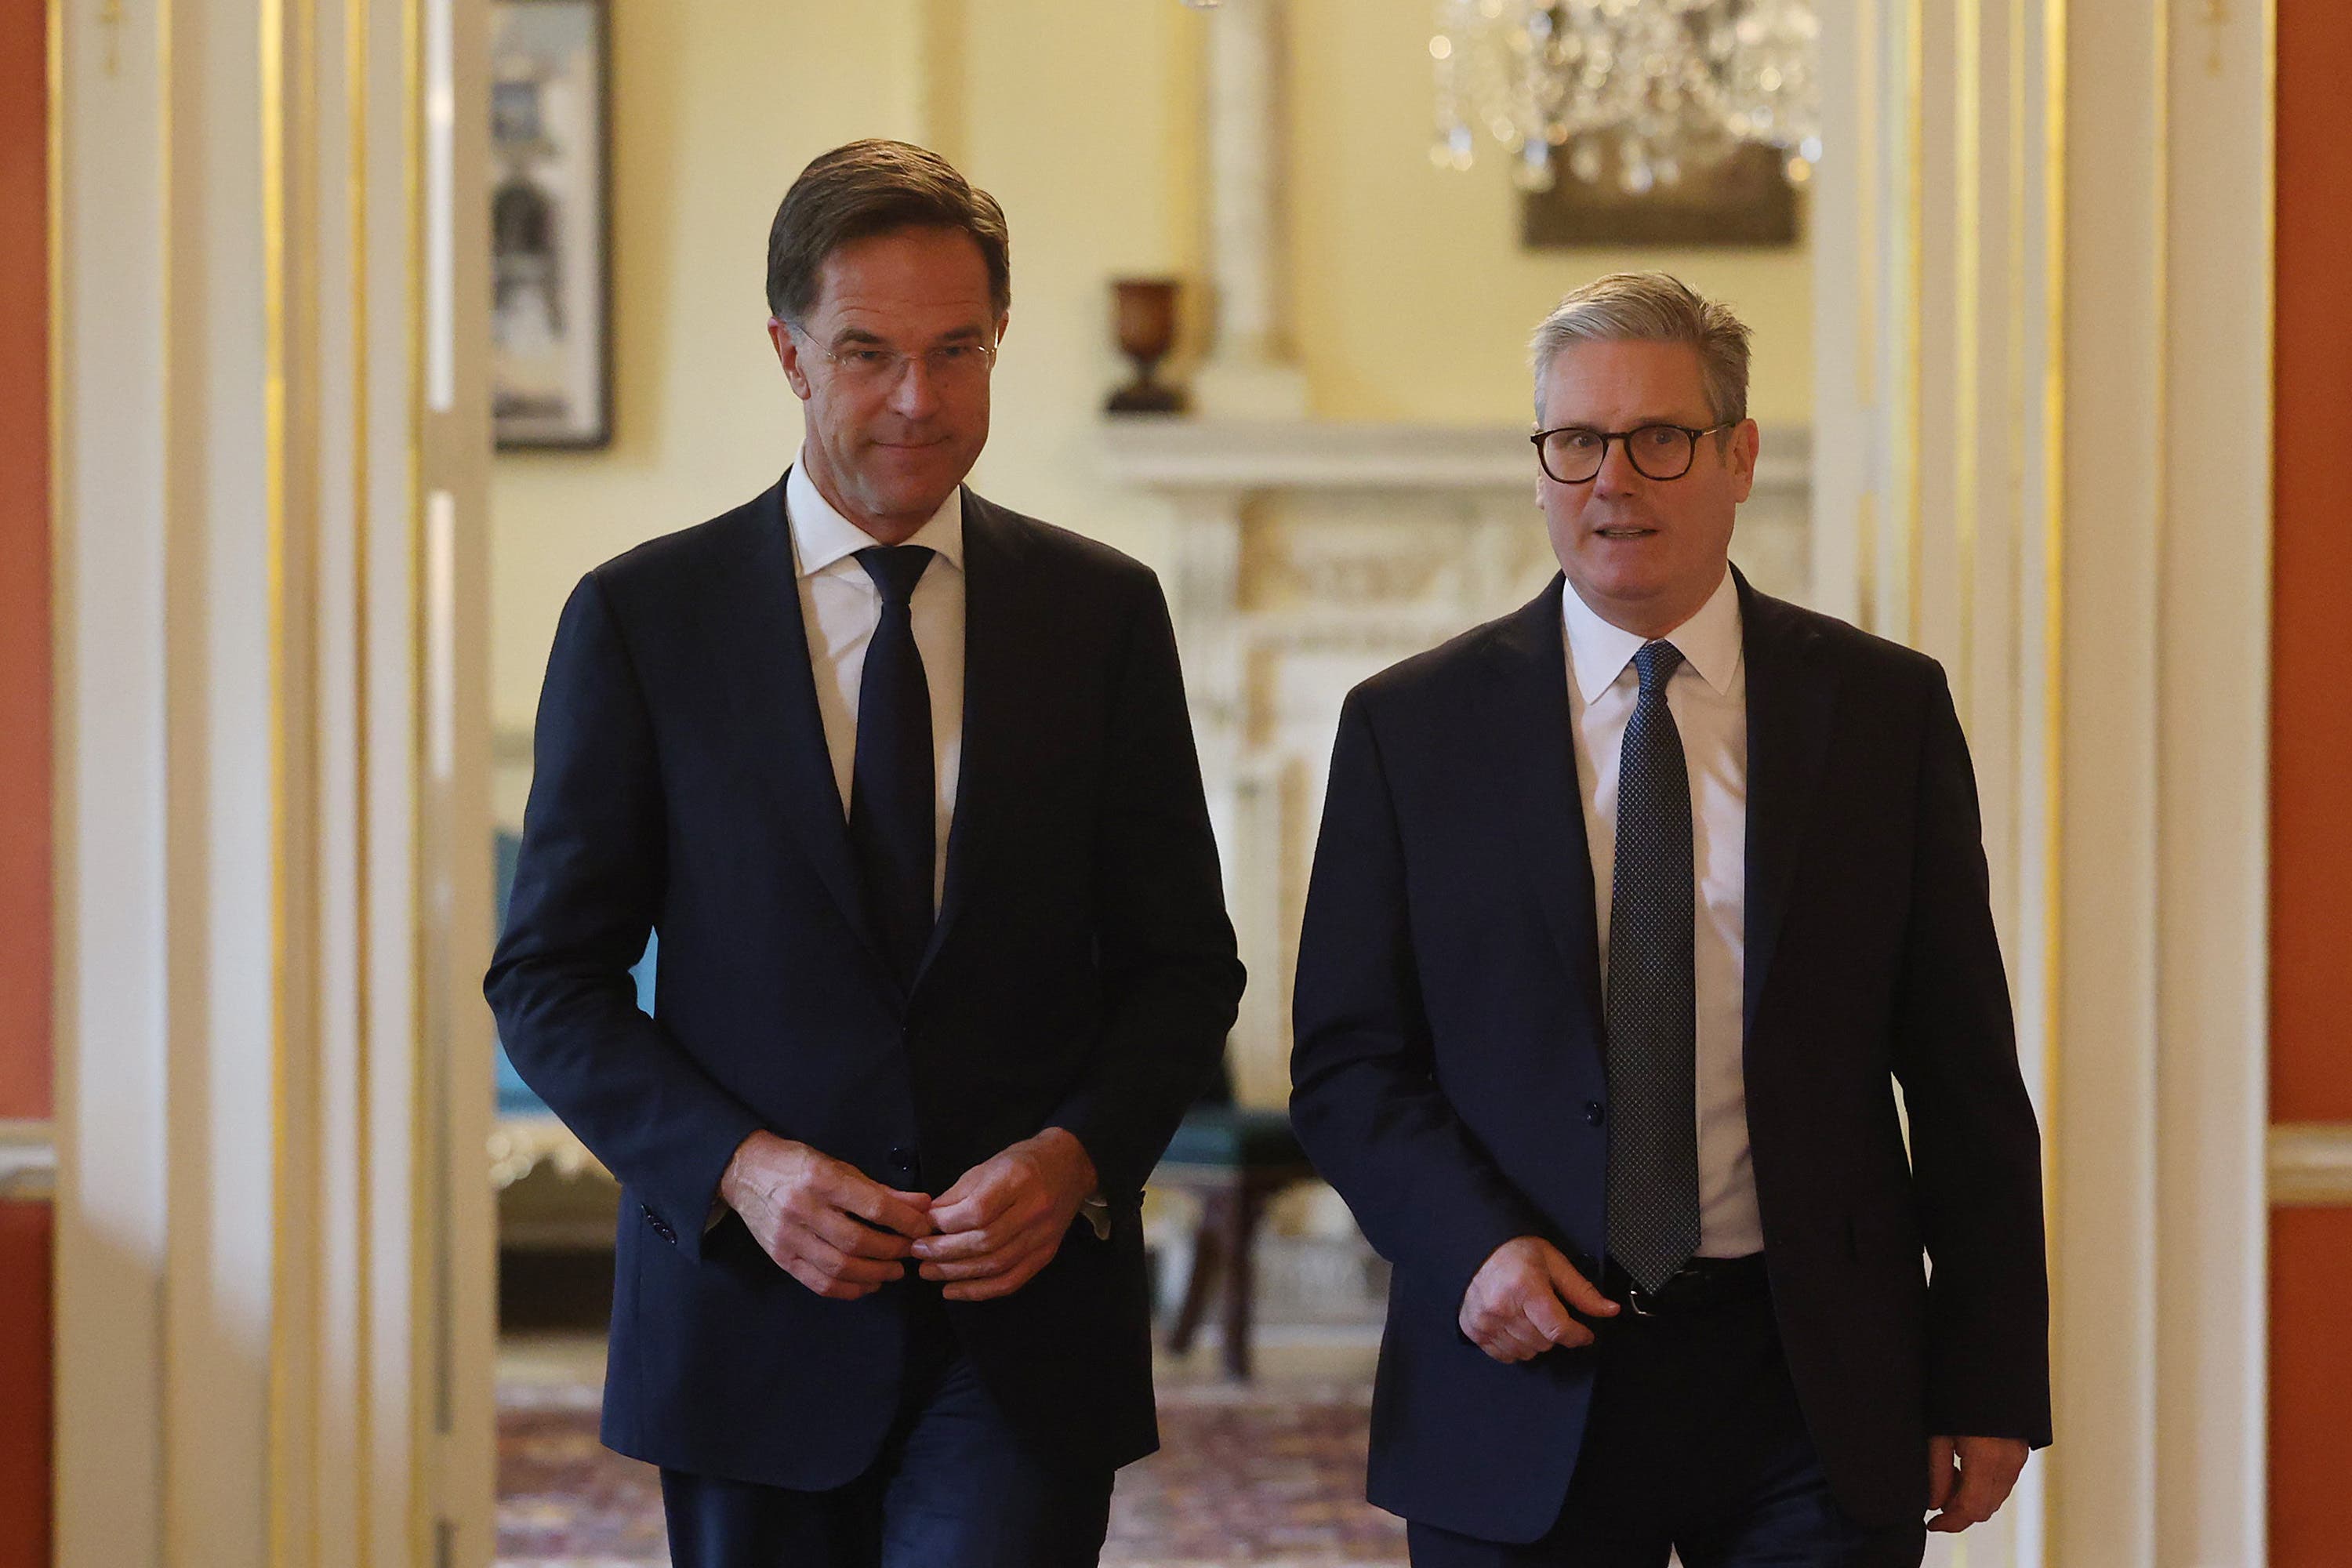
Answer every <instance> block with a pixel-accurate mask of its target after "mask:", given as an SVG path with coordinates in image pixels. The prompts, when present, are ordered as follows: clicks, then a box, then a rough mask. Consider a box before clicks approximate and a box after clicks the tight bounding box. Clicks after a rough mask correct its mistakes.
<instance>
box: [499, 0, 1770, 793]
mask: <svg viewBox="0 0 2352 1568" xmlns="http://www.w3.org/2000/svg"><path fill="white" fill-rule="evenodd" d="M613 13H614V14H613V22H614V159H615V168H614V248H615V258H614V261H615V269H614V301H615V308H614V315H615V325H616V355H615V359H616V378H617V386H616V410H615V420H616V429H617V432H618V439H617V441H616V442H615V444H614V447H613V448H612V449H611V450H610V451H608V452H604V453H600V454H587V455H579V454H530V455H515V454H509V455H505V456H501V457H500V458H499V460H498V462H497V464H496V468H495V477H494V482H493V490H492V505H493V509H494V515H493V519H492V528H493V540H494V551H493V616H494V622H493V653H492V681H493V712H494V717H495V721H496V722H497V724H498V725H499V729H500V730H501V731H506V732H509V733H513V732H517V731H522V730H524V729H527V728H528V726H529V724H530V716H531V710H532V709H533V707H534V705H535V704H536V701H537V696H538V688H539V681H540V676H541V670H542V668H543V667H544V664H545V660H546V654H547V646H548V641H549V639H550V637H551V636H552V635H553V631H554V626H555V618H556V614H557V611H558V610H559V609H560V608H561V606H562V600H563V596H564V595H565V594H566V593H567V592H569V590H570V588H571V586H572V584H573V583H574V582H575V581H576V580H577V579H578V577H579V575H580V574H581V573H582V572H583V571H585V570H586V569H587V568H589V567H590V566H593V565H594V564H595V563H597V562H599V561H602V560H604V559H605V558H607V557H609V556H611V555H613V554H615V553H617V552H620V551H622V550H624V549H625V548H627V547H628V546H629V545H631V544H633V543H635V542H638V541H639V540H642V539H646V538H649V537H652V536H653V535H655V534H657V533H662V532H667V531H670V530H672V529H676V528H679V527H683V526H686V525H688V524H690V523H693V522H697V521H701V520H702V519H703V518H706V517H709V516H710V515H713V514H714V513H716V512H718V511H719V510H724V509H725V508H727V507H729V506H731V505H733V504H734V503H736V502H737V501H739V500H743V499H745V498H747V497H749V496H751V494H753V493H755V492H757V491H758V490H759V489H761V488H762V487H764V486H765V485H767V484H768V483H769V482H771V481H772V479H774V477H775V475H776V474H777V472H778V471H779V470H780V469H781V468H782V465H783V464H784V463H785V462H786V461H788V460H789V459H790V457H791V455H792V453H793V449H794V447H796V445H797V443H798V439H799V429H800V426H799V415H798V405H797V404H796V403H795V402H794V401H793V398H792V396H791V395H790V392H789V391H788V389H787V388H786V387H785V386H784V384H783V382H782V376H781V375H780V374H778V372H777V371H776V368H775V363H774V361H773V358H772V356H771V354H770V353H769V350H768V346H767V342H766V339H765V337H764V335H763V333H762V331H761V324H762V321H763V320H764V316H765V309H764V305H763V303H762V301H761V259H762V248H763V246H764V242H765V237H766V233H767V225H768V220H769V218H770V217H771V216H772V214H773V212H774V209H775V204H776V202H777V200H778V198H779V197H781V196H782V193H783V189H784V187H785V185H786V184H789V183H790V181H791V179H792V177H793V174H796V173H797V172H798V171H799V170H800V168H801V166H802V165H803V163H806V162H807V160H808V159H809V158H810V157H811V156H813V155H814V154H815V153H818V152H821V151H823V150H824V148H826V147H830V146H833V145H835V144H837V143H839V142H845V141H848V140H850V139H852V138H854V137H858V136H870V135H890V136H908V137H912V138H915V139H917V140H924V141H929V142H931V143H932V144H934V145H937V146H939V147H940V149H941V150H942V151H944V152H946V153H948V154H949V155H950V156H951V157H953V158H955V159H956V160H957V161H958V163H960V164H961V166H962V167H963V168H964V169H965V170H966V172H967V173H969V174H971V177H972V178H973V179H974V180H975V181H977V182H978V183H979V184H982V186H984V187H985V188H987V189H989V190H991V191H992V192H993V193H994V194H995V195H997V196H998V197H999V198H1000V199H1001V200H1002V201H1003V204H1004V206H1005V209H1006V212H1007V214H1008V216H1009V217H1010V219H1011V223H1012V228H1013V324H1012V330H1011V332H1010V335H1009V337H1008V339H1007V342H1006V343H1005V349H1004V354H1003V359H1002V360H1001V361H1000V363H999V365H998V369H997V373H996V379H995V409H996V412H995V418H994V427H993V434H992V437H991V440H990V443H989V448H988V451H987V454H986V455H985V456H984V457H983V458H982V460H981V465H980V468H978V469H977V470H976V472H975V474H974V476H973V481H974V483H975V485H976V486H977V487H978V488H980V489H982V491H984V492H985V493H987V494H989V495H991V496H992V497H993V498H995V499H997V500H1002V501H1003V502H1005V503H1006V504H1008V505H1012V506H1014V507H1017V508H1020V509H1021V510H1026V511H1031V512H1034V513H1035V514H1037V515H1040V516H1043V517H1045V518H1048V519H1050V520H1052V521H1056V522H1060V523H1063V524H1065V525H1066V526H1069V527H1072V528H1076V529H1078V530H1080V531H1084V532H1087V533H1090V534H1093V535H1095V536H1096V537H1098V538H1102V539H1105V540H1108V541H1109V542H1112V543H1114V544H1117V545H1118V546H1120V547H1121V548H1123V549H1127V550H1129V551H1131V552H1134V553H1136V554H1138V555H1139V556H1141V557H1143V558H1144V559H1145V560H1148V561H1153V562H1163V561H1164V560H1165V559H1166V555H1167V542H1168V526H1169V517H1168V512H1167V510H1166V508H1165V507H1164V506H1163V505H1162V504H1161V503H1160V501H1158V500H1155V499H1154V498H1152V497H1150V496H1148V495H1142V494H1139V493H1136V492H1133V491H1129V490H1127V489H1122V488H1120V487H1118V486H1115V485H1112V484H1110V483H1108V481H1106V480H1105V479H1103V477H1102V473H1101V466H1100V461H1099V458H1097V452H1096V443H1095V435H1096V429H1097V413H1096V411H1097V409H1098V408H1099V407H1100V406H1101V403H1102V399H1103V397H1104V395H1105V394H1106V393H1107V392H1108V390H1109V389H1110V388H1111V387H1112V386H1113V385H1115V384H1118V382H1119V381H1120V380H1122V379H1124V374H1125V362H1124V361H1123V360H1122V359H1120V358H1119V356H1118V354H1117V353H1116V352H1115V351H1114V350H1113V348H1112V346H1111V344H1110V341H1109V306H1108V281H1109V279H1112V278H1114V277H1117V276H1120V275H1122V274H1136V275H1143V274H1167V273H1174V274H1179V275H1181V276H1183V277H1185V278H1186V279H1188V280H1189V283H1190V285H1191V287H1190V291H1189V293H1188V297H1187V308H1188V310H1189V311H1190V312H1191V315H1192V320H1191V321H1190V322H1189V323H1188V330H1189V331H1190V332H1191V333H1192V334H1197V333H1198V332H1199V331H1201V329H1202V320H1203V315H1204V305H1205V301H1204V300H1203V298H1202V292H1201V288H1200V279H1201V276H1202V190H1201V184H1200V178H1201V147H1200V122H1199V97H1200V84H1201V68H1202V58H1201V57H1202V48H1201V46H1202V42H1203V40H1204V38H1205V36H1206V29H1207V28H1209V27H1212V26H1215V25H1216V21H1217V14H1216V13H1215V12H1214V11H1197V10H1192V9H1190V8H1187V7H1185V6H1183V5H1180V4H1178V0H866V3H864V4H861V5H855V6H842V5H817V4H814V3H811V0H791V3H778V0H756V3H755V0H694V3H693V4H690V5H681V4H677V0H613ZM1429 16H1430V7H1429V5H1427V3H1426V0H1350V3H1348V4H1344V5H1343V4H1342V3H1341V0H1291V18H1292V44H1291V56H1292V61H1293V93H1294V97H1293V113H1292V138H1293V140H1292V153H1291V157H1290V163H1289V174H1290V202H1291V213H1292V218H1293V224H1294V230H1295V251H1294V254H1295V258H1296V266H1295V275H1294V278H1293V279H1292V281H1293V286H1294V290H1295V294H1294V299H1295V307H1296V308H1295V312H1294V320H1295V322H1296V330H1297V349H1298V352H1299V356H1300V358H1301V360H1302V362H1303V363H1304V364H1305V366H1306V368H1307V375H1308V380H1309V385H1310V388H1311V393H1312V397H1313V404H1314V412H1315V413H1316V414H1317V415H1318V416H1324V417H1331V418H1342V419H1416V420H1434V421H1442V422H1447V423H1492V422H1502V423H1513V424H1516V423H1518V422H1521V421H1524V420H1525V419H1526V418H1527V417H1528V406H1527V372H1526V368H1525V364H1524V360H1523V353H1524V350H1523V345H1524V343H1525V341H1526V338H1527V335H1528V331H1529V329H1530V328H1531V327H1532V326H1533V324H1534V323H1535V321H1537V320H1538V318H1539V317H1540V316H1541V315H1542V314H1543V312H1544V310H1546V309H1547V308H1548V307H1549V305H1550V304H1551V303H1552V301H1553V300H1556V299H1557V298H1558V297H1559V294H1560V293H1562V292H1563V291H1565V290H1566V289H1569V288H1570V287H1571V286H1573V285H1574V284H1575V283H1577V282H1579V281H1581V280H1582V279H1586V278H1589V277H1591V276H1592V275H1594V274H1595V273H1598V272H1601V271H1605V270H1609V269H1612V268H1618V267H1624V266H1634V265H1664V266H1670V267H1672V268H1675V270H1677V271H1679V272H1681V273H1682V274H1683V275H1684V276H1685V277H1686V278H1688V279H1690V280H1691V281H1692V282H1693V283H1694V284H1695V285H1696V286H1697V287H1699V288H1701V289H1706V290H1708V291H1710V292H1715V293H1718V294H1720V295H1722V296H1723V297H1725V298H1727V299H1728V300H1732V301H1733V302H1734V303H1735V304H1737V305H1738V307H1739V308H1740V309H1741V310H1743V312H1744V313H1746V314H1747V315H1748V319H1749V320H1750V321H1751V322H1752V323H1753V324H1754V326H1755V327H1756V328H1757V345H1756V376H1755V387H1754V395H1753V398H1752V408H1753V411H1754V412H1755V413H1756V414H1757V416H1759V417H1760V418H1763V419H1766V420H1769V421H1787V422H1793V423H1801V422H1802V421H1803V420H1804V419H1805V418H1806V416H1807V412H1808V409H1809V406H1810V385H1809V383H1810V377H1811V355H1810V348H1811V297H1810V289H1811V279H1810V269H1809V267H1808V264H1807V261H1806V258H1805V255H1804V253H1803V252H1802V251H1801V250H1796V251H1779V252H1770V251H1767V252H1754V251H1750V252H1741V251H1718V252H1706V251H1687V252H1676V253H1649V254H1644V255H1634V254H1628V253H1616V252H1598V251H1584V252H1542V253H1533V254H1530V253H1526V252H1522V251H1521V250H1520V249H1519V248H1518V244H1517V216H1516V211H1515V201H1514V194H1513V192H1512V190H1511V187H1510V184H1509V179H1508V174H1507V170H1506V168H1505V165H1504V162H1503V159H1502V158H1501V156H1500V155H1499V152H1498V150H1497V151H1490V150H1483V149H1482V153H1481V158H1480V161H1479V163H1478V166H1477V167H1476V168H1475V170H1473V171H1472V172H1471V173H1469V174H1454V173H1451V172H1448V171H1444V170H1440V169H1437V168H1436V167H1434V166H1433V164H1432V163H1430V161H1429V157H1428V137H1429V124H1430V65H1429V55H1428V49H1427V43H1428V27H1429ZM512 805H513V802H512V800H511V797H510V796H509V795H506V794H505V793H504V792H502V799H501V810H502V812H503V813H504V814H505V815H508V816H512V814H513V813H512Z"/></svg>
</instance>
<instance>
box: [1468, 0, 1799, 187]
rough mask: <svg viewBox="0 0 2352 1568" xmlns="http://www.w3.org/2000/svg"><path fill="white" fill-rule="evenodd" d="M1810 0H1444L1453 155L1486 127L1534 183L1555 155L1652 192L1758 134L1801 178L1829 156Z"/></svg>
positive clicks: (1517, 174)
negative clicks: (1824, 153) (1823, 134)
mask: <svg viewBox="0 0 2352 1568" xmlns="http://www.w3.org/2000/svg"><path fill="white" fill-rule="evenodd" d="M1820 30H1821V25H1820V21H1819V18H1818V17H1817V16H1815V15H1814V12H1813V5H1812V0H1438V6H1437V29H1436V32H1435V34H1434V36H1433V37H1431V39H1430V40H1429V52H1430V56H1431V58H1433V60H1435V62H1436V66H1437V137H1436V141H1435V142H1434V144H1433V146H1432V147H1431V149H1430V156H1431V157H1432V158H1433V160H1434V161H1435V162H1436V163H1438V165H1439V166H1440V167H1443V168H1454V169H1467V168H1468V167H1470V165H1471V162H1472V156H1473V153H1474V151H1475V146H1476V142H1477V139H1478V132H1481V131H1484V132H1486V134H1487V135H1488V136H1490V137H1492V138H1493V139H1494V140H1495V141H1496V142H1499V143H1501V144H1502V145H1503V146H1504V147H1505V148H1507V150H1508V151H1509V152H1510V153H1511V154H1512V157H1513V163H1512V175H1513V178H1514V179H1515V180H1516V181H1517V183H1518V184H1519V185H1520V186H1521V187H1522V188H1524V189H1528V190H1549V189H1550V188H1551V185H1552V183H1553V180H1554V178H1555V174H1554V171H1555V167H1556V163H1558V162H1561V161H1564V162H1565V163H1567V165H1568V168H1569V171H1570V173H1571V174H1574V175H1575V176H1576V177H1577V178H1578V179H1580V180H1582V181H1584V182H1586V183H1587V184H1598V183H1600V182H1601V181H1602V180H1604V179H1612V178H1613V179H1614V181H1615V182H1616V183H1617V184H1620V185H1622V187H1623V188H1624V189H1625V190H1626V191H1628V192H1630V193H1632V194H1634V195H1643V194H1645V193H1647V192H1649V191H1650V190H1652V189H1654V188H1655V187H1656V186H1659V185H1672V184H1675V183H1676V182H1678V181H1679V180H1680V179H1681V178H1682V177H1683V175H1684V174H1685V173H1687V172H1690V171H1692V170H1695V169H1697V168H1699V167H1701V166H1703V165H1706V164H1709V163H1717V162H1719V161H1720V160H1721V159H1723V158H1724V157H1726V156H1727V155H1728V154H1729V153H1731V152H1732V151H1733V149H1735V148H1737V147H1739V146H1741V145H1744V144H1760V145H1764V146H1769V147H1772V148H1776V149H1778V150H1779V151H1780V152H1781V153H1783V154H1784V155H1785V156H1786V159H1787V167H1788V174H1789V177H1790V180H1791V181H1794V182H1800V183H1801V182H1802V181H1804V180H1805V179H1806V178H1808V177H1809V176H1810V175H1811V172H1812V165H1813V164H1814V163H1816V162H1818V161H1819V159H1820V158H1821V155H1822V144H1821V81H1820V77H1819V75H1818V72H1817V66H1816V50H1815V41H1816V38H1817V37H1818V35H1819V33H1820Z"/></svg>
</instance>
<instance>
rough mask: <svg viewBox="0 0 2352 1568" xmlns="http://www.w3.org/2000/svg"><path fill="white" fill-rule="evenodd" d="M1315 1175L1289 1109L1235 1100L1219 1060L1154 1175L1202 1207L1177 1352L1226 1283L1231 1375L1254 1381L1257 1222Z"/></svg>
mask: <svg viewBox="0 0 2352 1568" xmlns="http://www.w3.org/2000/svg"><path fill="white" fill-rule="evenodd" d="M1314 1176H1315V1167H1314V1166H1312V1165H1310V1164H1309V1163H1307V1154H1306V1152H1305V1151H1304V1150H1302V1149H1301V1148H1300V1147H1299V1146H1298V1139H1297V1135H1296V1134H1295V1133H1293V1132H1292V1131H1291V1130H1290V1113H1289V1112H1288V1111H1286V1110H1244V1109H1243V1108H1242V1107H1240V1106H1237V1105H1235V1104H1234V1081H1233V1071H1232V1068H1230V1067H1228V1066H1226V1065H1225V1064H1223V1063H1220V1064H1218V1068H1217V1077H1216V1080H1215V1082H1213V1084H1212V1085H1211V1086H1210V1088H1209V1091H1208V1092H1207V1093H1205V1094H1203V1095H1202V1097H1201V1099H1200V1100H1199V1101H1197V1102H1196V1103H1195V1104H1194V1105H1193V1107H1192V1110H1189V1111H1187V1112H1186V1113H1185V1116H1184V1121H1183V1124H1182V1125H1181V1126H1180V1127H1178V1128H1177V1130H1176V1136H1175V1138H1174V1139H1173V1140H1172V1141H1171V1142H1170V1143H1169V1145H1168V1152H1167V1153H1166V1154H1165V1155H1163V1156H1161V1158H1160V1168H1159V1169H1158V1170H1156V1171H1154V1172H1153V1173H1152V1176H1151V1180H1152V1184H1154V1185H1155V1186H1160V1187H1171V1188H1174V1189H1177V1190H1178V1191H1181V1192H1186V1193H1190V1194H1192V1195H1193V1196H1194V1197H1196V1198H1197V1199H1199V1200H1200V1204H1201V1225H1200V1228H1199V1230H1198V1231H1197V1232H1196V1233H1195V1235H1194V1237H1193V1242H1192V1272H1191V1274H1190V1275H1189V1276H1188V1277H1187V1279H1186V1280H1185V1283H1184V1302H1183V1306H1182V1307H1181V1310H1179V1311H1178V1312H1177V1314H1176V1321H1175V1323H1174V1325H1173V1326H1172V1327H1171V1329H1170V1330H1169V1334H1168V1348H1169V1349H1170V1350H1171V1351H1172V1352H1175V1353H1177V1354H1179V1355H1181V1354H1183V1353H1184V1352H1186V1351H1189V1350H1191V1349H1192V1339H1193V1336H1194V1335H1195V1334H1197V1333H1198V1332H1199V1331H1200V1328H1201V1320H1202V1318H1203V1317H1204V1316H1206V1315H1207V1312H1208V1308H1209V1299H1210V1297H1211V1296H1212V1295H1213V1294H1217V1293H1219V1291H1220V1287H1222V1295H1223V1300H1222V1302H1221V1305H1222V1307H1223V1325H1224V1348H1223V1362H1224V1368H1225V1373H1226V1375H1227V1376H1229V1377H1231V1378H1233V1379H1234V1381H1235V1382H1247V1381H1248V1380H1249V1375H1250V1318H1251V1305H1252V1300H1253V1297H1254V1295H1255V1290H1256V1283H1257V1281H1256V1271H1255V1268H1253V1266H1252V1250H1253V1247H1255V1242H1256V1238H1257V1226H1258V1221H1259V1220H1260V1219H1262V1218H1263V1217H1265V1210H1266V1207H1267V1205H1269V1204H1271V1203H1272V1202H1273V1201H1274V1199H1275V1198H1276V1196H1277V1195H1279V1194H1281V1193H1282V1192H1284V1191H1285V1190H1286V1189H1287V1188H1289V1187H1292V1186H1295V1185H1297V1184H1298V1183H1300V1182H1306V1181H1312V1180H1313V1179H1314Z"/></svg>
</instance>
